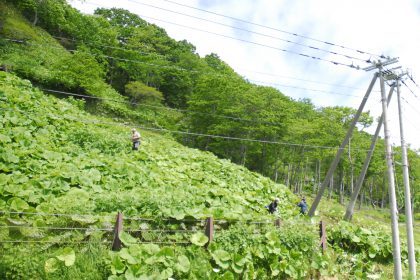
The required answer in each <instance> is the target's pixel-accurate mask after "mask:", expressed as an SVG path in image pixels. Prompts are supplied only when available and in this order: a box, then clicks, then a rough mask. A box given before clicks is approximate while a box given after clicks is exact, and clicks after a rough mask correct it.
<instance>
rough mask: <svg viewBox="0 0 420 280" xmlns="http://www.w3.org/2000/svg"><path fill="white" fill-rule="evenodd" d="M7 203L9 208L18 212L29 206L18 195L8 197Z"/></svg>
mask: <svg viewBox="0 0 420 280" xmlns="http://www.w3.org/2000/svg"><path fill="white" fill-rule="evenodd" d="M7 203H8V204H9V205H10V209H12V210H16V211H20V212H24V211H25V210H27V209H29V208H30V206H29V204H28V203H26V201H24V200H23V199H21V198H18V197H14V198H11V199H9V200H8V202H7Z"/></svg>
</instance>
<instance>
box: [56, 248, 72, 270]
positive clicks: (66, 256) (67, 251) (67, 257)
mask: <svg viewBox="0 0 420 280" xmlns="http://www.w3.org/2000/svg"><path fill="white" fill-rule="evenodd" d="M56 257H57V259H59V260H60V261H63V262H64V264H65V265H66V266H72V265H73V264H74V262H75V261H76V254H75V253H74V250H73V249H72V248H69V247H66V248H64V249H61V250H59V251H58V252H57V253H56Z"/></svg>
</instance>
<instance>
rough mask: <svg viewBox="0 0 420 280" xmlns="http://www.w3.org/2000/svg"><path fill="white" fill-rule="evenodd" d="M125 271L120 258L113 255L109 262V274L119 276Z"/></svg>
mask: <svg viewBox="0 0 420 280" xmlns="http://www.w3.org/2000/svg"><path fill="white" fill-rule="evenodd" d="M124 271H125V264H124V263H123V261H122V260H121V258H120V256H118V255H114V256H113V257H112V261H111V272H112V274H114V275H115V274H120V273H123V272H124Z"/></svg>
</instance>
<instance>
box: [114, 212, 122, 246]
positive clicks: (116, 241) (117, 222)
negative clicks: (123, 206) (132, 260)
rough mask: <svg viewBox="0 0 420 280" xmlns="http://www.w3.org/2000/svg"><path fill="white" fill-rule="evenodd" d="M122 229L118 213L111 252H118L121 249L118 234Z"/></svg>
mask: <svg viewBox="0 0 420 280" xmlns="http://www.w3.org/2000/svg"><path fill="white" fill-rule="evenodd" d="M122 229H123V216H122V214H121V213H120V212H118V214H117V219H116V221H115V227H114V241H113V242H112V251H119V250H120V249H121V240H120V232H121V231H122Z"/></svg>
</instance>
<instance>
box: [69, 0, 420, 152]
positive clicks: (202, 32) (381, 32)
mask: <svg viewBox="0 0 420 280" xmlns="http://www.w3.org/2000/svg"><path fill="white" fill-rule="evenodd" d="M69 3H70V4H71V5H72V6H73V7H75V8H77V9H78V10H80V11H82V12H83V13H86V14H92V13H93V11H94V10H95V9H96V8H97V7H104V8H112V7H117V8H125V9H127V10H129V11H130V12H132V13H135V14H138V15H139V16H140V17H142V18H143V19H145V20H146V21H148V22H151V23H154V24H156V25H158V26H160V27H162V28H164V29H165V30H166V31H167V33H168V34H169V36H171V37H172V38H174V39H175V40H184V39H185V40H187V41H189V42H190V43H192V44H193V45H195V46H196V48H197V53H198V54H199V55H200V56H202V57H204V56H205V55H207V54H210V53H216V54H217V55H219V57H220V58H221V59H222V60H223V61H225V62H226V63H228V64H229V65H230V66H231V67H232V68H233V69H234V70H235V71H236V72H237V73H239V74H240V75H241V76H243V77H244V78H245V79H247V80H249V81H250V82H252V83H255V84H259V85H267V86H272V87H275V88H277V89H279V90H280V91H281V92H282V93H284V94H285V95H287V96H290V97H291V98H293V99H295V100H298V99H302V98H309V99H311V101H312V102H313V104H314V105H315V106H317V107H325V106H348V107H353V108H356V109H357V108H358V107H359V105H360V103H361V101H362V97H363V95H364V94H365V93H366V90H367V88H368V86H369V84H370V82H371V80H372V77H373V74H374V72H375V71H364V70H363V69H359V70H357V69H356V68H352V67H350V66H351V65H353V66H360V67H361V68H364V67H367V66H369V65H370V64H368V63H367V62H366V60H370V61H373V60H378V59H379V57H378V56H377V55H384V56H386V57H390V58H394V57H397V58H398V61H399V62H398V63H395V64H392V65H390V66H388V68H393V67H397V66H402V68H401V69H399V70H397V71H406V70H407V71H408V73H410V75H411V76H412V78H413V79H414V81H415V82H416V83H417V84H415V83H414V82H413V81H411V79H407V80H406V81H405V83H406V85H407V87H406V86H405V85H402V87H401V97H402V100H401V106H402V108H403V109H402V112H403V127H404V136H405V140H406V142H407V143H408V144H409V145H410V146H411V147H412V148H414V149H420V140H419V139H420V122H419V121H418V120H419V119H420V87H419V86H418V85H420V51H419V50H420V32H418V30H415V28H416V27H418V26H420V2H418V1H416V0H405V1H398V3H397V1H395V0H369V1H365V0H340V1H337V0H317V1H296V0H258V1H255V0H182V1H181V0H153V1H152V0H119V1H115V0H114V1H111V0H92V1H91V0H83V1H79V0H71V1H69ZM191 7H193V8H191ZM206 11H207V12H206ZM203 19H205V20H203ZM237 19H239V20H237ZM250 23H253V24H250ZM416 29H418V28H416ZM293 34H295V35H293ZM323 42H329V43H333V44H325V43H323ZM357 50H358V51H357ZM360 51H361V52H360ZM299 54H304V55H309V56H311V57H316V58H317V59H312V58H308V57H305V56H302V55H299ZM318 58H319V59H318ZM382 60H384V59H382ZM333 62H336V63H338V65H337V64H334V63H333ZM341 64H344V65H341ZM405 77H407V76H405ZM407 78H408V77H407ZM386 91H387V92H388V91H389V87H388V86H386ZM380 100H381V93H380V86H379V81H378V82H376V84H375V87H374V89H373V91H372V93H371V95H370V97H369V100H368V102H367V104H366V106H365V109H364V111H369V112H370V113H371V115H372V116H374V117H375V119H376V118H377V117H379V116H380V114H381V112H382V105H381V102H380ZM397 108H398V107H397V99H396V94H394V97H393V100H392V101H391V104H390V106H389V110H388V119H389V131H390V136H391V137H390V139H391V143H392V144H393V145H396V146H400V145H401V140H400V128H399V118H398V109H397ZM375 129H376V123H374V124H373V125H372V127H371V128H369V129H367V131H368V132H370V133H373V132H374V130H375ZM381 135H382V137H383V130H382V132H381Z"/></svg>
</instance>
